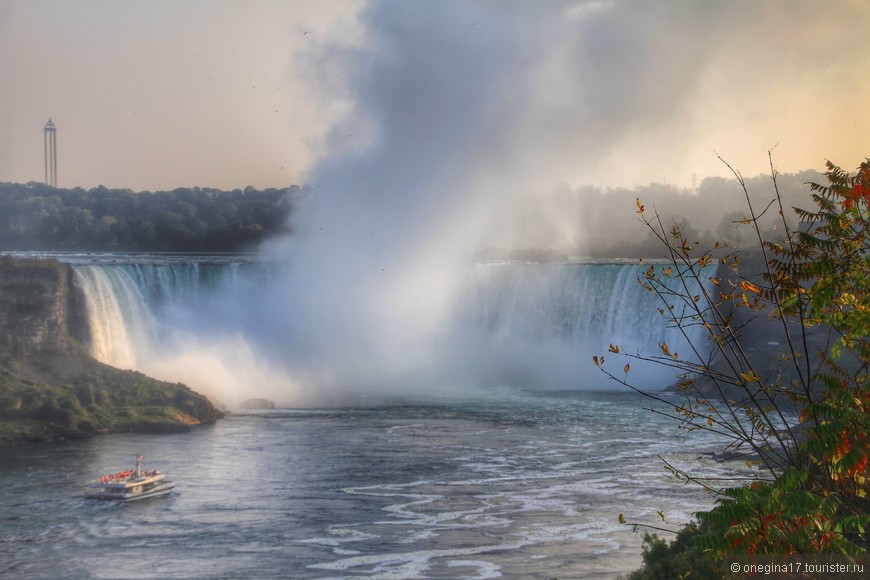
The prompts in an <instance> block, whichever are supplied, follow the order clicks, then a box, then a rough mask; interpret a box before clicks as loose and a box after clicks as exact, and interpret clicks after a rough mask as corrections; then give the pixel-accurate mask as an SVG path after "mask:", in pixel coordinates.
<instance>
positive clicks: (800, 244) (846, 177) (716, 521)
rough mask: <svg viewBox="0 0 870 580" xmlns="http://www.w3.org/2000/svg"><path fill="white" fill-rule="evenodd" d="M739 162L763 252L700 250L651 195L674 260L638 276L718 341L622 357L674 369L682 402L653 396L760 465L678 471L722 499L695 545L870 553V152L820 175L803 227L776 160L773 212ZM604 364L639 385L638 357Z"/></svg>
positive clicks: (802, 212)
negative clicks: (711, 473)
mask: <svg viewBox="0 0 870 580" xmlns="http://www.w3.org/2000/svg"><path fill="white" fill-rule="evenodd" d="M723 162H724V161H723ZM726 165H727V163H726ZM728 167H729V169H731V170H732V172H733V173H734V176H735V177H736V179H737V182H738V184H739V185H740V187H741V190H742V192H743V194H744V197H745V200H746V206H747V212H748V213H747V215H746V216H745V217H744V218H743V220H742V222H743V225H744V227H747V228H749V229H750V231H751V232H752V233H753V236H754V238H755V242H756V249H755V250H754V252H751V253H750V252H747V251H746V250H741V251H740V252H739V253H736V252H732V251H731V250H730V249H729V248H727V247H725V246H724V245H723V244H719V243H717V244H714V246H713V247H712V248H709V249H705V250H700V249H699V248H698V247H697V243H696V242H693V241H691V238H690V237H689V236H687V235H686V233H685V231H684V230H683V229H681V228H680V227H679V226H677V225H674V226H673V227H671V228H666V227H665V225H664V224H663V222H662V220H661V219H660V218H659V216H658V214H657V213H656V212H653V213H652V215H651V216H650V215H649V214H648V213H647V212H646V208H645V207H644V205H643V204H642V203H641V200H640V199H638V200H637V201H636V203H637V213H638V214H639V215H640V219H641V221H642V222H643V223H644V224H646V226H647V227H648V228H649V229H650V231H652V232H654V234H655V236H656V238H658V240H659V241H660V242H661V243H662V244H663V246H664V248H665V250H666V254H667V264H666V265H664V266H658V267H657V266H651V267H650V268H649V269H648V270H647V271H646V274H645V275H644V276H643V277H642V278H641V279H639V282H640V283H641V284H642V285H643V287H644V288H645V289H647V290H648V291H649V292H652V293H653V294H655V295H656V296H657V297H658V298H659V299H660V301H661V307H660V309H659V311H660V312H661V313H662V315H663V316H665V317H666V318H667V320H668V322H669V324H671V325H673V326H674V327H676V328H678V329H680V330H681V331H682V332H683V335H684V336H685V337H686V338H687V339H689V338H690V331H691V330H695V329H698V328H701V329H703V334H704V336H705V338H706V339H705V340H704V341H703V342H699V341H697V340H696V341H695V342H694V343H692V342H691V341H690V344H691V351H692V352H691V353H682V355H680V354H679V353H676V352H672V350H671V349H670V347H669V346H668V345H667V344H665V343H662V344H659V345H658V351H657V354H656V355H655V356H649V355H643V354H640V353H636V354H631V353H625V352H623V351H621V349H620V348H619V346H618V345H611V347H610V351H611V353H616V354H618V355H621V356H625V357H628V358H629V359H639V360H652V361H654V362H657V363H659V364H663V365H667V366H669V367H672V368H674V369H675V370H676V371H677V372H678V373H679V376H680V380H679V388H678V393H679V395H678V396H679V400H678V401H677V402H676V403H674V401H673V400H671V399H670V398H668V396H665V395H661V394H655V393H649V392H644V394H645V395H646V396H647V397H650V398H651V399H653V400H656V401H659V402H661V403H663V404H665V405H667V407H665V410H662V409H657V410H656V412H659V413H664V414H667V415H669V416H671V417H673V418H675V419H676V420H678V421H679V425H680V426H681V427H683V428H686V429H688V430H690V431H694V430H705V431H710V432H714V433H717V434H719V435H721V436H723V437H724V438H725V439H726V440H727V447H728V450H729V451H731V452H732V453H734V454H735V455H736V456H742V457H743V458H744V459H745V462H746V466H747V468H748V470H749V471H748V472H747V476H746V478H745V481H743V482H742V483H741V485H736V486H735V485H730V486H723V485H719V484H718V483H717V482H713V481H710V480H703V479H700V478H698V477H695V476H693V475H692V474H691V473H688V472H686V471H681V470H678V469H676V468H673V467H671V466H669V468H670V469H671V470H672V472H673V473H674V475H675V476H677V477H679V478H685V479H688V480H690V481H694V482H696V483H699V484H700V485H701V486H703V487H704V489H706V490H707V491H709V492H711V493H713V494H715V495H716V497H717V500H716V505H715V507H714V508H713V509H712V510H710V511H708V512H702V513H699V514H696V515H697V517H698V519H699V521H700V526H699V527H698V531H697V533H696V534H695V542H696V546H697V547H699V548H701V549H702V550H703V551H704V553H705V554H707V555H708V556H709V557H710V558H711V559H712V560H714V561H716V560H721V559H722V558H724V557H725V556H726V555H728V554H735V553H737V554H794V553H804V554H805V553H838V554H866V553H867V551H868V549H870V536H868V532H870V516H868V514H870V500H868V492H870V461H868V456H870V443H868V429H870V381H868V367H870V344H868V337H870V245H868V203H870V159H868V160H865V161H864V162H863V163H861V165H860V166H859V168H858V170H857V172H856V173H855V174H853V175H850V174H849V173H847V172H846V171H843V170H842V169H840V168H839V167H837V166H835V165H834V164H832V163H830V162H829V163H828V164H827V172H826V173H825V176H826V179H827V183H826V184H824V185H822V184H818V183H808V184H807V185H808V186H809V189H810V192H811V195H810V196H809V198H810V199H811V200H812V202H813V204H814V205H815V208H814V209H812V210H807V209H798V208H794V212H795V214H796V215H797V217H798V218H799V219H800V223H799V226H798V227H797V228H794V227H792V225H791V224H792V223H794V222H792V221H791V220H789V219H787V217H786V210H785V208H784V207H783V196H782V195H781V194H780V191H779V187H778V184H777V173H776V171H775V169H774V168H773V162H772V160H771V177H772V182H773V184H772V185H773V194H772V199H771V201H770V203H769V204H768V205H767V206H766V207H764V208H758V207H757V204H755V203H753V199H752V197H751V196H750V194H749V191H748V190H747V186H746V182H745V181H744V180H743V178H742V176H741V175H740V174H739V172H737V171H735V170H733V169H732V168H731V167H730V166H728ZM769 214H776V215H777V225H778V226H779V227H778V228H777V229H771V228H769V227H767V225H766V224H767V223H769ZM765 216H768V217H765ZM765 220H766V221H765ZM762 223H764V224H765V225H764V226H762V225H761V224H762ZM771 332H775V333H776V336H777V340H775V341H768V343H769V342H772V343H774V344H775V345H776V346H777V348H775V349H770V348H768V349H763V348H759V349H752V348H750V346H752V345H753V340H754V338H753V337H758V336H768V335H769V334H770V333H771ZM757 342H758V341H756V343H757ZM765 350H766V352H765ZM594 362H595V363H596V364H597V365H598V366H599V367H600V368H602V369H603V370H604V372H605V373H606V374H607V375H608V376H610V378H611V379H613V380H616V381H617V382H619V383H621V384H623V385H626V386H628V387H629V388H633V389H634V390H638V389H636V388H634V387H632V385H631V382H630V362H629V364H626V365H625V366H624V367H621V369H622V371H623V372H622V373H614V372H611V371H610V370H608V367H606V366H605V362H604V357H603V356H597V357H595V359H594ZM620 366H621V365H620ZM620 521H621V522H623V523H625V520H624V518H623V516H622V515H620Z"/></svg>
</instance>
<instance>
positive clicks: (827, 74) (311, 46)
mask: <svg viewBox="0 0 870 580" xmlns="http://www.w3.org/2000/svg"><path fill="white" fill-rule="evenodd" d="M868 23H870V2H866V1H864V0H833V1H831V2H824V3H822V2H818V1H817V0H792V1H785V0H767V1H755V0H736V1H724V0H723V1H703V0H701V1H697V2H687V1H680V0H661V1H657V2H646V1H620V0H611V1H607V0H574V1H567V0H565V1H562V0H553V1H549V2H545V3H544V2H532V1H512V0H504V1H500V2H496V1H477V2H475V1H470V0H469V1H453V0H444V1H443V2H435V1H434V0H428V1H414V0H395V1H379V0H372V1H368V2H367V1H365V0H330V1H324V0H317V1H302V0H298V1H286V0H275V1H272V0H225V1H222V0H180V1H178V0H171V1H165V0H148V1H145V0H125V1H122V2H118V1H115V0H75V1H62V0H0V181H7V182H22V183H23V182H28V181H42V180H43V179H44V175H43V135H42V127H43V126H44V125H45V123H46V121H47V120H48V119H49V118H51V119H52V120H53V121H54V123H55V125H56V126H57V143H58V184H59V186H61V187H76V186H80V187H85V188H90V187H95V186H97V185H105V186H107V187H112V188H129V189H133V190H135V191H140V190H152V191H153V190H164V189H174V188H176V187H193V186H201V187H217V188H222V189H233V188H243V187H246V186H249V185H250V186H253V187H256V188H268V187H286V186H289V185H292V184H300V185H301V184H306V183H314V182H316V181H318V180H323V179H327V173H328V170H329V168H333V169H334V168H335V167H336V165H340V164H341V163H340V162H337V161H336V159H344V160H347V159H349V158H352V157H353V158H358V159H364V158H365V156H366V155H367V154H369V153H371V152H372V151H376V152H377V158H378V159H379V160H380V161H381V162H382V165H381V166H380V167H382V168H383V167H389V159H387V160H386V161H384V153H385V152H386V153H391V152H392V153H396V154H397V158H398V157H399V156H400V155H399V153H401V152H402V151H406V150H407V149H408V148H412V149H417V148H419V150H420V151H422V152H425V156H423V155H417V156H416V157H414V158H413V159H411V158H409V159H405V160H403V161H401V163H410V164H412V165H413V163H416V162H421V163H431V164H433V165H438V166H442V167H449V166H451V164H454V163H456V162H457V160H458V159H460V158H461V159H464V160H467V159H469V158H470V159H473V160H474V162H475V163H476V164H478V165H479V167H483V168H485V171H489V172H492V173H498V172H499V171H500V168H501V167H505V166H508V165H509V166H511V172H512V173H511V175H512V177H514V178H515V179H516V180H517V183H522V184H524V186H525V187H527V188H539V189H547V188H550V187H554V186H556V185H558V184H568V185H571V186H581V185H599V186H602V187H617V186H625V187H631V186H632V185H641V184H646V183H650V182H665V183H671V184H675V185H678V186H689V185H691V184H692V182H693V181H694V180H700V179H703V178H704V177H707V176H710V175H728V169H727V167H725V166H724V164H723V163H722V162H721V161H720V160H719V159H718V158H717V154H718V155H721V156H722V157H723V158H724V159H725V160H726V161H728V162H729V163H730V164H731V165H732V166H733V167H735V168H736V169H738V170H740V171H741V172H742V173H743V174H744V175H755V174H757V173H761V172H765V171H767V170H768V151H769V150H771V148H773V159H774V163H775V166H776V167H777V169H778V170H779V171H781V172H790V171H798V170H802V169H821V168H823V165H824V162H825V160H826V159H831V160H832V161H834V162H836V163H838V164H841V165H843V166H844V167H846V168H854V167H855V166H857V165H858V163H859V162H860V161H861V160H863V159H864V157H865V156H867V155H870V143H868V139H867V135H870V106H867V104H868V103H870V75H868V74H867V71H868V70H870V35H867V34H866V33H865V29H866V25H867V24H868ZM388 73H389V74H388ZM382 81H386V83H387V84H381V83H382ZM387 89H388V90H387ZM420 117H422V118H423V119H424V120H425V121H426V122H421V121H420ZM403 127H408V129H407V130H404V131H403V130H402V128H403ZM410 175H421V174H420V173H410ZM469 179H470V180H472V181H474V183H471V182H469V184H468V187H475V186H476V184H477V183H479V181H480V171H476V172H475V174H474V175H473V176H472V175H469Z"/></svg>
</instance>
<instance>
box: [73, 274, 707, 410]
mask: <svg viewBox="0 0 870 580" xmlns="http://www.w3.org/2000/svg"><path fill="white" fill-rule="evenodd" d="M278 269H279V268H278V266H277V265H275V264H269V263H262V262H260V263H255V262H243V261H225V262H219V263H208V262H202V261H195V260H194V261H184V260H178V261H172V262H167V263H161V262H159V261H156V262H151V263H130V264H120V263H101V264H88V265H76V266H75V272H76V275H77V277H78V281H79V284H80V286H81V288H82V290H83V293H84V295H85V298H86V303H87V308H88V316H89V320H90V326H91V330H92V337H91V349H92V352H93V354H94V356H95V357H96V358H97V359H99V360H101V361H103V362H106V363H108V364H112V365H114V366H119V367H122V368H133V369H136V370H140V371H143V372H147V373H149V374H156V375H157V376H159V377H160V378H164V379H166V380H184V382H188V383H196V382H197V381H198V380H203V379H205V380H206V381H211V382H216V381H217V382H223V383H226V384H229V385H232V387H230V386H225V387H223V388H222V389H218V390H219V391H220V392H219V393H212V394H215V395H216V396H219V397H223V399H224V400H225V401H226V400H227V399H228V398H229V399H231V400H230V401H227V402H230V403H231V402H232V400H233V399H234V400H241V399H243V398H247V397H251V396H257V395H263V394H268V395H270V396H272V397H275V398H278V399H284V400H285V401H286V402H288V403H293V402H294V401H295V402H299V401H307V402H315V401H316V397H315V394H316V393H315V391H317V390H318V389H319V388H320V385H315V384H312V383H313V382H315V381H316V380H323V379H322V378H321V379H312V378H311V377H314V376H316V372H317V371H319V370H320V369H316V368H313V367H314V366H316V365H318V364H323V361H322V360H317V361H312V360H309V359H308V358H306V357H307V355H308V354H310V350H306V349H305V348H304V344H302V343H304V342H305V341H306V337H312V340H314V339H313V337H314V335H315V334H316V333H317V329H316V328H298V327H293V325H292V324H286V328H284V332H283V334H281V333H278V334H276V333H275V331H274V328H275V325H272V326H271V329H270V330H268V331H266V330H264V328H263V326H262V325H261V324H260V322H262V321H263V320H264V317H272V318H275V317H279V319H280V320H293V316H292V314H289V315H288V314H287V313H286V311H290V312H291V313H292V310H293V305H292V304H282V305H280V308H279V307H278V306H279V305H275V304H267V303H265V302H264V301H263V300H262V296H263V288H264V287H265V286H268V285H269V284H270V281H271V280H272V277H273V275H274V273H275V272H276V270H278ZM643 271H644V269H642V268H641V267H639V266H637V265H634V264H474V265H470V266H468V267H467V268H466V269H465V270H464V279H463V280H462V281H461V282H460V283H458V284H457V288H458V290H457V294H456V298H455V300H454V304H453V307H452V308H451V309H449V310H448V312H449V315H448V317H447V318H448V319H445V320H442V321H440V324H439V328H438V329H437V330H436V331H435V333H434V334H432V333H430V334H427V335H426V337H425V339H426V340H427V341H429V343H427V344H424V345H421V344H410V343H408V344H399V345H396V344H392V343H391V344H390V346H389V349H390V351H391V358H390V360H395V361H397V368H388V367H384V368H380V367H379V363H380V362H381V361H375V359H373V362H372V365H371V366H372V367H375V368H374V369H372V370H371V372H370V374H373V375H374V376H375V377H376V380H377V381H378V384H379V385H383V386H384V387H390V388H389V389H388V390H390V391H392V392H399V393H403V394H419V392H416V393H415V392H414V391H415V389H417V390H419V389H420V388H422V389H428V388H434V387H435V386H436V385H437V386H442V387H443V386H452V387H457V388H461V389H469V388H475V387H479V386H490V385H515V386H522V387H531V388H587V389H589V388H592V389H601V388H611V387H612V384H610V385H609V384H608V382H607V380H606V377H604V375H603V374H602V373H600V372H599V371H597V370H596V369H595V368H594V366H593V365H592V363H591V358H592V355H594V354H603V353H605V352H606V351H607V347H608V345H609V344H610V343H613V344H619V345H620V346H621V348H622V349H623V350H624V351H626V352H650V353H653V352H656V350H657V348H658V344H660V343H661V342H663V341H666V342H667V343H668V344H669V345H671V347H672V348H674V349H675V350H678V349H679V350H681V351H683V350H687V349H686V348H685V346H686V345H685V339H684V337H683V336H682V335H681V334H680V332H679V330H677V329H674V328H669V327H668V325H667V324H666V322H665V320H664V319H663V318H662V317H661V316H660V315H659V313H658V311H657V307H659V306H661V305H660V304H658V303H657V302H656V298H655V297H653V296H652V295H650V294H649V293H648V292H646V291H644V290H643V289H642V288H641V287H640V285H639V284H638V282H637V278H638V277H639V276H641V275H642V273H643ZM282 316H283V317H284V318H280V317H282ZM344 322H345V324H347V325H353V324H357V323H358V321H355V320H346V321H344ZM694 338H695V339H696V340H695V342H696V343H698V341H697V338H699V337H694ZM287 345H291V346H292V345H298V346H300V347H301V348H297V349H295V351H294V349H293V348H292V347H287ZM367 349H371V350H367ZM404 349H407V352H404ZM421 350H425V351H427V355H428V356H427V357H426V361H427V362H426V363H425V365H420V367H419V368H418V367H414V366H412V368H411V374H410V375H409V374H408V372H407V370H408V369H403V371H402V372H401V373H400V372H399V371H398V366H400V364H398V363H401V361H407V360H412V359H413V360H415V361H416V360H418V359H414V358H413V357H412V356H410V355H409V354H408V353H411V352H414V353H419V352H420V351H421ZM359 351H360V352H362V353H366V352H375V351H374V348H373V345H371V344H360V345H359ZM203 353H206V354H203ZM418 358H419V357H418ZM343 364H344V361H343V360H341V359H340V357H334V360H329V361H328V365H329V370H330V372H331V373H332V376H333V377H342V370H341V369H342V365H343ZM415 364H416V363H415ZM633 366H635V368H636V369H637V371H636V374H635V376H636V377H637V378H639V379H640V384H639V386H641V387H643V388H649V389H658V388H663V387H665V386H667V385H668V384H670V383H672V382H673V381H674V375H673V372H672V371H670V370H668V369H665V368H663V367H659V366H657V365H648V366H646V367H642V366H641V365H639V364H637V363H633ZM205 367H211V369H210V371H206V370H205ZM215 367H220V370H219V371H217V372H216V371H215ZM179 372H183V373H185V374H184V376H183V377H178V376H174V375H175V374H177V373H179ZM354 372H355V371H354ZM346 374H348V375H351V376H354V375H353V372H351V371H348V372H347V373H346ZM319 376H320V377H322V376H323V375H322V374H321V375H319ZM409 376H410V377H416V378H417V380H418V381H419V383H420V384H419V385H414V384H410V383H411V382H412V381H413V379H409ZM340 380H342V381H344V382H345V383H346V382H352V379H350V381H349V380H348V378H347V377H343V378H341V379H340ZM395 383H401V384H399V385H397V384H395ZM192 386H195V388H199V389H201V390H203V391H206V392H210V391H213V390H214V384H211V385H209V384H195V385H192ZM356 388H358V389H369V388H370V382H369V383H366V384H365V385H363V384H362V382H360V384H358V385H356ZM300 390H303V391H307V392H305V393H302V392H300ZM229 391H232V392H233V393H235V394H234V395H228V392H229ZM294 391H295V392H294ZM343 391H344V392H347V391H350V392H351V393H353V391H354V385H352V384H351V385H346V386H343ZM353 394H359V393H353ZM282 395H283V397H282Z"/></svg>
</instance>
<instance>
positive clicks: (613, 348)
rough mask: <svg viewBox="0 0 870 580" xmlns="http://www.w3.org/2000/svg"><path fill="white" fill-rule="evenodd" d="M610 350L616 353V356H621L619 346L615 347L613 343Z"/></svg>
mask: <svg viewBox="0 0 870 580" xmlns="http://www.w3.org/2000/svg"><path fill="white" fill-rule="evenodd" d="M608 350H609V351H610V352H615V353H616V354H619V347H618V346H615V345H614V344H612V343H611V345H610V348H609V349H608Z"/></svg>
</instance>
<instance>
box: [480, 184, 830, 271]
mask: <svg viewBox="0 0 870 580" xmlns="http://www.w3.org/2000/svg"><path fill="white" fill-rule="evenodd" d="M809 181H815V182H823V181H824V176H823V175H821V174H820V173H819V172H817V171H811V170H807V171H801V172H797V173H786V174H781V175H778V176H777V182H776V187H777V189H778V190H779V193H780V194H781V196H782V201H783V212H784V214H785V217H786V219H788V220H789V225H790V226H791V227H796V226H797V216H796V215H795V213H794V211H793V210H792V208H793V207H803V208H807V207H812V200H811V198H810V194H811V191H810V188H809V187H808V186H807V182H809ZM745 183H746V189H747V191H748V192H749V196H750V200H751V202H752V207H753V209H754V210H755V212H756V214H757V215H758V216H759V227H761V229H762V231H764V232H765V233H766V235H768V236H771V237H776V236H777V235H779V234H781V233H782V232H781V230H782V228H781V227H779V230H777V229H776V228H777V227H778V225H777V224H778V222H779V220H780V218H779V206H777V205H773V206H771V205H770V204H771V202H772V201H773V200H774V198H775V194H774V183H773V180H772V179H771V176H770V175H764V174H761V175H757V176H755V177H747V178H745ZM638 199H639V200H640V202H641V203H642V204H644V206H645V207H646V211H647V212H648V214H649V215H652V212H653V211H656V212H658V214H659V215H660V216H661V218H662V222H663V225H664V227H665V229H666V231H671V229H672V227H673V225H674V224H676V225H677V226H679V228H680V230H681V231H682V232H683V233H684V235H685V236H686V237H687V238H689V239H690V240H691V241H692V242H695V241H697V242H699V243H700V246H699V247H712V246H713V245H714V244H715V242H720V243H727V244H728V246H729V247H731V248H738V249H739V248H741V247H744V246H747V245H749V246H754V245H755V244H756V238H755V232H754V230H753V229H752V228H751V227H750V226H749V225H745V224H741V221H743V219H744V218H746V217H748V213H749V212H748V211H747V206H746V195H745V193H744V191H743V189H742V188H741V187H740V184H739V183H738V182H737V180H736V179H735V178H733V177H732V178H724V177H708V178H705V179H703V180H702V181H700V183H699V184H698V185H697V187H693V188H680V187H675V186H673V185H669V184H663V183H651V184H648V185H642V186H637V187H634V188H625V187H620V188H610V189H601V188H598V187H592V186H581V187H577V188H572V187H569V186H561V187H559V188H556V189H555V190H552V191H549V192H542V193H536V194H534V195H531V194H530V195H527V196H524V197H520V198H519V199H517V200H515V201H514V203H513V204H510V205H506V206H504V207H500V208H496V209H494V210H493V212H492V213H493V214H494V219H493V222H494V223H495V224H496V227H494V228H493V231H492V232H491V233H490V234H489V235H488V236H487V237H486V239H485V243H486V244H488V246H485V247H484V248H483V251H481V252H480V254H481V256H483V257H484V258H490V259H499V258H508V259H518V260H528V261H554V260H555V261H557V260H559V259H565V258H567V257H573V256H578V257H593V258H617V257H626V258H641V257H643V258H658V257H662V252H663V250H664V249H663V246H662V244H661V243H660V242H659V241H658V240H657V239H655V238H654V236H652V234H651V233H650V232H649V231H648V230H647V228H646V227H645V226H643V224H642V223H641V222H640V221H639V220H638V215H637V213H636V212H637V206H636V200H638Z"/></svg>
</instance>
